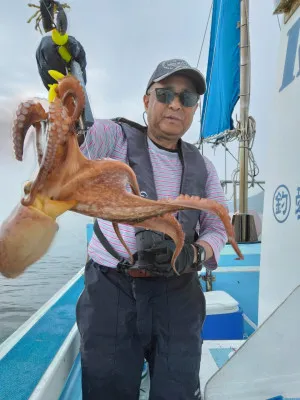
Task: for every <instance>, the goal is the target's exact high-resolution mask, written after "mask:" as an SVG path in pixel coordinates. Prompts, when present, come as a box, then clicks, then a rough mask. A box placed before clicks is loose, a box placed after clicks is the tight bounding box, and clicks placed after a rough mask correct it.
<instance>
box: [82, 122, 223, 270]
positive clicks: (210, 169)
mask: <svg viewBox="0 0 300 400" xmlns="http://www.w3.org/2000/svg"><path fill="white" fill-rule="evenodd" d="M148 149H149V154H150V160H151V164H152V167H153V174H154V181H155V188H156V193H157V197H158V199H161V198H171V199H174V198H176V197H177V196H178V195H179V194H180V182H181V175H182V164H181V161H180V159H179V156H178V153H177V152H172V151H167V150H164V149H162V148H159V147H157V146H156V145H155V144H154V143H153V142H152V141H151V140H150V139H148ZM81 151H82V153H83V154H84V155H85V156H86V157H87V158H89V159H101V158H104V157H107V158H112V159H114V160H119V161H123V162H125V163H127V164H128V158H127V140H126V137H125V135H124V133H123V131H122V128H121V127H120V126H119V125H118V124H116V123H115V122H113V121H111V120H96V121H95V123H94V125H93V126H92V127H91V128H90V129H89V131H88V133H87V136H86V140H85V142H84V143H83V144H82V145H81ZM204 161H205V165H206V168H207V173H208V176H207V182H206V188H205V193H206V197H207V198H210V199H213V200H216V201H218V202H220V203H222V204H223V205H225V206H227V202H226V199H225V196H224V192H223V189H222V187H221V184H220V180H219V178H218V175H217V172H216V169H215V167H214V165H213V164H212V162H211V161H210V160H208V159H207V158H206V157H204ZM99 195H100V194H99ZM98 223H99V226H100V228H101V230H102V232H103V234H104V235H105V237H106V238H107V239H108V241H109V242H110V244H111V245H112V246H113V247H114V249H115V250H116V251H117V252H118V253H119V254H120V255H121V256H122V257H124V258H126V259H128V253H127V252H126V250H125V249H124V246H123V245H122V243H121V242H120V241H119V239H118V237H117V236H116V234H115V231H114V229H113V226H112V223H111V222H109V221H105V220H102V219H98ZM119 228H120V232H121V235H122V237H123V238H124V240H125V242H126V243H127V245H128V247H129V249H130V250H131V252H132V253H135V252H136V243H135V234H134V233H135V231H134V227H131V226H128V225H124V224H119ZM197 230H198V233H199V240H204V241H206V242H207V243H209V244H210V246H211V247H212V249H213V252H214V257H212V258H211V259H210V260H209V261H207V262H206V263H205V266H206V267H207V268H210V269H215V268H216V267H217V262H218V259H219V256H220V251H221V250H222V248H223V247H224V245H225V243H226V241H227V235H226V231H225V229H224V226H223V223H222V222H221V220H220V219H219V217H218V216H216V215H214V214H212V213H208V212H204V211H203V212H201V215H200V218H199V223H198V226H197ZM88 254H89V256H90V257H91V258H92V259H93V260H94V261H95V262H97V263H99V264H101V265H105V266H107V267H112V268H115V267H116V266H117V264H118V260H117V259H116V258H114V257H113V256H112V255H111V254H110V253H108V252H107V251H106V250H105V248H104V247H103V246H102V244H101V243H100V242H99V240H98V239H97V237H96V235H95V233H93V236H92V238H91V241H90V243H89V247H88Z"/></svg>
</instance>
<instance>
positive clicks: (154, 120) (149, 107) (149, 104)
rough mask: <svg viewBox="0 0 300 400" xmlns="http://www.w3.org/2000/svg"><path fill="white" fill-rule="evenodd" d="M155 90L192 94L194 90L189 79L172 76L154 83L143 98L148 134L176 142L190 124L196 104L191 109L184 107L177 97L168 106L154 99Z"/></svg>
mask: <svg viewBox="0 0 300 400" xmlns="http://www.w3.org/2000/svg"><path fill="white" fill-rule="evenodd" d="M156 88H168V89H171V90H172V91H174V92H175V93H178V94H179V93H181V92H184V91H186V92H193V93H196V89H195V87H194V85H193V83H192V81H191V80H190V79H189V78H186V77H185V76H182V75H173V76H170V77H169V78H166V79H164V80H163V81H161V82H157V83H154V84H153V85H152V86H151V87H150V89H149V90H148V93H149V94H148V95H145V96H144V105H145V110H146V112H147V120H148V129H149V132H150V133H151V134H152V135H153V136H155V137H160V138H162V139H165V140H171V141H173V140H178V139H179V138H180V137H182V136H183V135H184V134H185V132H186V131H187V130H188V129H189V127H190V126H191V124H192V121H193V117H194V114H195V111H196V110H197V108H198V103H197V104H196V105H195V106H193V107H185V106H183V105H182V104H181V102H180V99H179V97H178V96H175V98H174V99H173V101H172V102H171V103H170V104H163V103H161V102H160V101H158V100H157V98H156V92H155V89H156Z"/></svg>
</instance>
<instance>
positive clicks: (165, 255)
mask: <svg viewBox="0 0 300 400" xmlns="http://www.w3.org/2000/svg"><path fill="white" fill-rule="evenodd" d="M174 250H175V244H174V242H173V241H172V240H163V241H161V242H160V243H159V244H157V245H155V246H153V247H152V248H151V249H147V250H144V252H145V259H146V260H147V261H149V266H148V267H145V269H146V270H148V271H149V272H150V273H151V274H153V275H155V276H166V277H169V276H174V275H175V272H174V270H173V268H172V265H171V260H172V256H173V253H174ZM203 251H204V250H203ZM196 261H197V252H196V249H195V247H194V245H192V244H184V246H183V248H182V250H181V252H180V254H179V256H178V257H177V260H176V263H175V267H176V270H177V272H178V273H179V274H180V275H181V274H183V273H188V272H195V271H199V270H201V264H200V265H197V263H196ZM143 268H144V267H143Z"/></svg>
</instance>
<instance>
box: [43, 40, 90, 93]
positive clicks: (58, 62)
mask: <svg viewBox="0 0 300 400" xmlns="http://www.w3.org/2000/svg"><path fill="white" fill-rule="evenodd" d="M65 47H66V49H67V50H68V51H69V53H70V54H71V56H72V59H71V61H72V60H75V61H77V62H78V64H79V65H80V68H81V71H82V77H83V80H84V83H85V84H86V71H85V69H86V57H85V51H84V48H83V47H82V45H81V44H80V43H79V42H78V40H76V39H75V38H74V37H73V36H69V40H68V42H67V43H66V45H65ZM58 48H59V46H57V45H56V44H55V43H54V42H53V40H52V38H51V36H44V37H43V38H42V40H41V43H40V44H39V46H38V48H37V50H36V61H37V65H38V70H39V74H40V77H41V78H42V81H43V84H44V85H45V87H46V89H47V90H49V86H48V84H53V83H57V82H56V81H55V80H54V79H53V78H52V77H51V76H50V75H49V74H48V70H49V69H54V70H56V71H59V72H61V73H62V74H64V75H65V74H66V67H69V66H70V65H69V63H67V62H66V61H65V60H64V59H63V58H62V57H61V56H60V54H59V53H58Z"/></svg>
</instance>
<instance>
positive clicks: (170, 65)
mask: <svg viewBox="0 0 300 400" xmlns="http://www.w3.org/2000/svg"><path fill="white" fill-rule="evenodd" d="M162 67H163V68H165V69H176V68H181V67H188V68H190V66H189V64H188V63H187V62H185V61H184V60H169V61H164V62H163V63H162Z"/></svg>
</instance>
